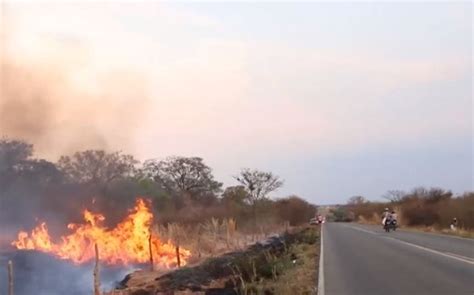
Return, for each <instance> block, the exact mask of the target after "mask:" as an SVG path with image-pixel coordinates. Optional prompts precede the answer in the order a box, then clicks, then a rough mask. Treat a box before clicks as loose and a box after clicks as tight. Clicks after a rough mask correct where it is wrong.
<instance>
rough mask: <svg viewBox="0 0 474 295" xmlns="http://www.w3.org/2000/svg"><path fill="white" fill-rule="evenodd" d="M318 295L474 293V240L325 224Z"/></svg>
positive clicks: (368, 226) (469, 294)
mask: <svg viewBox="0 0 474 295" xmlns="http://www.w3.org/2000/svg"><path fill="white" fill-rule="evenodd" d="M322 255H323V257H322V260H321V262H322V265H321V266H320V272H322V273H320V275H319V277H320V279H321V278H322V280H321V281H320V282H319V284H318V288H320V289H321V290H319V295H345V294H348V295H351V294H354V295H371V294H374V295H375V294H376V295H405V294H406V295H409V294H414V295H425V294H426V295H437V294H440V295H441V294H443V295H474V240H473V239H464V238H458V237H451V236H445V235H436V234H429V233H418V232H409V231H404V230H397V231H396V232H390V233H386V232H384V231H383V230H382V228H381V226H370V225H360V224H354V223H326V224H324V225H323V229H322Z"/></svg>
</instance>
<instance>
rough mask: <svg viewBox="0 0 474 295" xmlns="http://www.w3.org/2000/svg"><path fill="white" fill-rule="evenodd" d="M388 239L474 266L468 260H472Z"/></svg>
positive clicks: (472, 262) (473, 262)
mask: <svg viewBox="0 0 474 295" xmlns="http://www.w3.org/2000/svg"><path fill="white" fill-rule="evenodd" d="M386 238H387V239H391V240H394V241H397V242H399V243H402V244H405V245H408V246H412V247H415V248H418V249H420V250H425V251H427V252H431V253H434V254H438V255H441V256H444V257H448V258H451V259H456V260H458V261H462V262H465V263H469V264H473V265H474V261H471V260H468V259H470V258H467V257H466V259H465V258H461V257H459V256H458V255H456V256H455V255H450V254H447V253H444V252H440V251H437V250H433V249H430V248H426V247H423V246H419V245H415V244H412V243H408V242H405V241H402V240H398V239H395V238H392V237H386Z"/></svg>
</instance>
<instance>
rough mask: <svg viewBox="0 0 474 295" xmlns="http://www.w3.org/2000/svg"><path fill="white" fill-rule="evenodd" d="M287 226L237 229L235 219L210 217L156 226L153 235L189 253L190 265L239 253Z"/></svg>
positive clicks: (264, 224)
mask: <svg viewBox="0 0 474 295" xmlns="http://www.w3.org/2000/svg"><path fill="white" fill-rule="evenodd" d="M287 229H288V226H287V225H285V224H284V223H283V224H276V225H275V224H270V223H262V224H261V225H260V226H259V227H258V228H248V227H247V228H245V229H240V228H239V227H238V225H237V223H236V221H235V219H232V218H227V219H217V218H211V219H210V220H208V221H204V222H201V223H198V224H196V225H181V224H178V223H169V224H167V225H166V226H164V225H156V226H154V227H153V234H154V235H157V236H159V237H160V239H162V240H164V241H168V240H169V241H172V242H173V243H174V244H175V245H179V246H180V247H183V248H186V249H188V250H190V251H191V253H192V257H191V259H190V261H189V263H191V264H195V263H198V262H199V261H201V260H202V259H205V258H208V257H215V256H218V255H221V254H223V253H227V252H231V251H241V250H243V249H245V248H247V247H248V246H249V245H251V244H254V243H255V242H257V241H260V240H263V239H266V238H267V237H269V236H270V235H275V234H279V233H282V232H284V231H285V230H287Z"/></svg>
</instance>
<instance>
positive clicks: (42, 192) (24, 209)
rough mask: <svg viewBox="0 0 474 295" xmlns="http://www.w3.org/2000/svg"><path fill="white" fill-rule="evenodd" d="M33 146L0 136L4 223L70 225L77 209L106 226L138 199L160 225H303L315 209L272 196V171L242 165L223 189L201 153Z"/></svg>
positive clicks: (275, 183) (0, 218) (0, 217)
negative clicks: (41, 151) (57, 153)
mask: <svg viewBox="0 0 474 295" xmlns="http://www.w3.org/2000/svg"><path fill="white" fill-rule="evenodd" d="M33 155H34V147H33V145H32V144H30V143H28V142H25V141H22V140H16V139H9V138H2V139H0V202H1V208H0V210H1V211H2V212H1V214H0V222H1V223H2V224H8V223H10V224H18V223H20V224H23V225H25V226H28V225H30V224H32V223H34V222H35V219H36V218H38V217H40V218H41V217H44V216H46V218H48V217H49V218H53V219H56V220H58V221H64V222H70V221H71V220H80V218H81V216H80V214H81V211H82V209H85V208H91V207H92V208H94V209H96V210H100V211H101V212H106V216H107V217H108V219H107V220H106V221H107V222H109V223H110V224H112V223H115V222H117V221H118V220H120V219H121V218H122V217H123V216H124V214H125V213H126V212H127V210H128V208H130V207H131V206H133V203H134V200H135V198H136V197H137V196H142V197H146V198H147V199H150V200H151V201H152V204H153V210H154V211H155V213H157V214H156V216H157V217H158V220H159V221H161V222H184V223H186V222H188V223H193V222H196V221H202V220H203V219H206V218H211V217H215V218H235V219H236V220H237V222H240V223H241V224H248V225H249V226H250V225H251V224H253V225H256V224H258V223H259V222H263V220H265V221H266V222H282V221H288V222H290V223H291V224H299V223H304V222H307V221H308V220H309V218H311V217H312V216H314V214H315V210H316V207H315V206H314V205H312V204H310V203H308V202H307V201H305V200H303V199H301V198H299V197H297V196H289V197H285V198H280V199H270V198H269V196H270V194H271V193H274V192H276V191H277V190H278V189H279V188H281V187H282V186H283V184H284V181H283V180H282V179H281V178H280V177H279V176H277V175H275V174H273V173H272V172H267V171H261V170H258V169H249V168H245V169H242V170H241V171H238V172H237V173H236V175H235V176H234V179H235V185H232V186H229V187H223V184H222V183H221V182H219V181H218V180H216V179H215V178H214V175H213V172H212V169H211V168H210V167H209V166H208V165H207V164H206V163H205V162H204V160H203V159H202V158H199V157H182V156H171V157H166V158H163V159H149V160H146V161H144V162H143V163H140V161H138V160H137V159H136V158H135V157H134V156H132V155H128V154H124V153H122V152H119V151H116V152H108V151H104V150H84V151H78V152H75V153H73V154H71V155H64V156H61V157H60V158H59V160H58V161H57V162H51V161H47V160H45V159H40V158H35V157H34V156H33Z"/></svg>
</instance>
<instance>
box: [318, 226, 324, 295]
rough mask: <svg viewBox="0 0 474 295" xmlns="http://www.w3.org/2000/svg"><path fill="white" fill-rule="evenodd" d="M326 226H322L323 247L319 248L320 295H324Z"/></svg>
mask: <svg viewBox="0 0 474 295" xmlns="http://www.w3.org/2000/svg"><path fill="white" fill-rule="evenodd" d="M323 232H324V225H323V224H321V246H320V247H319V248H320V250H319V273H318V295H324V240H323Z"/></svg>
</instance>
